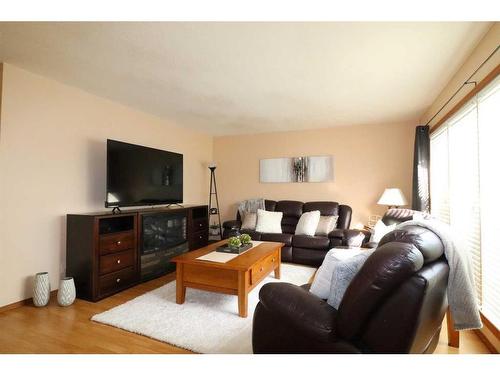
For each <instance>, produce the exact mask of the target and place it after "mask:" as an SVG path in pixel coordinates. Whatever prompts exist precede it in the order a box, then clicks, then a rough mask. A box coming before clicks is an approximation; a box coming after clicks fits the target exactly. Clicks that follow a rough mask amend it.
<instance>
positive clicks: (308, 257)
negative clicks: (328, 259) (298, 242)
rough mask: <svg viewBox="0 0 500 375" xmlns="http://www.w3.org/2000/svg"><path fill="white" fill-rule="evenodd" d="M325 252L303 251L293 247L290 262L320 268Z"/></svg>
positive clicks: (300, 248)
mask: <svg viewBox="0 0 500 375" xmlns="http://www.w3.org/2000/svg"><path fill="white" fill-rule="evenodd" d="M326 253H327V252H326V251H324V250H312V249H304V248H302V247H295V246H294V247H293V250H292V260H293V263H299V264H307V265H309V266H313V267H319V266H321V263H323V259H325V255H326Z"/></svg>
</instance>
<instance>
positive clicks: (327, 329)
mask: <svg viewBox="0 0 500 375" xmlns="http://www.w3.org/2000/svg"><path fill="white" fill-rule="evenodd" d="M259 299H260V303H261V304H262V305H263V306H264V307H265V308H266V309H267V310H269V311H270V312H271V313H272V314H273V315H274V316H276V317H278V319H280V320H281V319H282V320H283V321H286V322H287V323H289V324H290V325H292V326H294V327H295V328H296V329H297V330H299V331H301V332H302V333H303V334H304V335H307V336H309V337H311V338H314V339H315V340H321V341H331V340H332V339H333V338H334V337H335V325H336V317H337V310H336V309H334V308H333V307H332V306H330V305H329V304H327V303H326V301H324V300H322V299H321V298H319V297H317V296H315V295H314V294H312V293H309V291H308V290H307V289H306V288H303V287H300V286H297V285H293V284H289V283H268V284H265V285H264V286H263V287H262V288H261V290H260V292H259Z"/></svg>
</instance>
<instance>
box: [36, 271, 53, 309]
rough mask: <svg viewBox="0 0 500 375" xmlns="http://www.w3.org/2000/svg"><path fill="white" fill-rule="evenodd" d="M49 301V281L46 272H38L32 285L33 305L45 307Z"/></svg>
mask: <svg viewBox="0 0 500 375" xmlns="http://www.w3.org/2000/svg"><path fill="white" fill-rule="evenodd" d="M49 299H50V280H49V273H48V272H39V273H37V274H36V275H35V282H34V284H33V304H34V305H35V306H37V307H42V306H45V305H47V304H48V303H49Z"/></svg>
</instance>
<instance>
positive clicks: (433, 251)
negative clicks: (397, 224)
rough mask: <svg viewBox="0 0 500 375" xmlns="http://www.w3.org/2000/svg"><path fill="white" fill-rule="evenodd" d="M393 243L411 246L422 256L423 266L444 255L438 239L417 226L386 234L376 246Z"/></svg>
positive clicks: (433, 234) (432, 233) (428, 231)
mask: <svg viewBox="0 0 500 375" xmlns="http://www.w3.org/2000/svg"><path fill="white" fill-rule="evenodd" d="M394 241H396V242H404V243H411V244H413V245H414V246H415V247H416V248H417V249H419V250H420V252H421V253H422V255H423V256H424V263H425V264H427V263H430V262H434V261H435V260H436V259H438V258H439V257H441V256H442V255H443V253H444V246H443V243H442V242H441V240H440V239H439V237H438V236H437V235H436V234H435V233H434V232H432V231H430V230H428V229H426V228H423V227H420V226H418V225H412V226H410V227H406V228H403V229H397V230H394V231H392V232H390V233H387V234H386V235H385V236H384V237H382V239H381V240H380V242H379V244H378V245H379V246H382V245H383V244H386V243H388V242H394Z"/></svg>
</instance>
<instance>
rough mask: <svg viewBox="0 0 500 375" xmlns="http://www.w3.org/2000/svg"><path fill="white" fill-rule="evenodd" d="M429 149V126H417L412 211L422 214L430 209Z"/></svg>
mask: <svg viewBox="0 0 500 375" xmlns="http://www.w3.org/2000/svg"><path fill="white" fill-rule="evenodd" d="M430 148H431V146H430V138H429V126H428V125H425V126H417V127H416V129H415V147H414V151H413V152H414V154H413V189H412V209H414V210H417V211H423V212H429V211H430V208H431V198H430V187H429V173H430V171H429V168H430Z"/></svg>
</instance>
